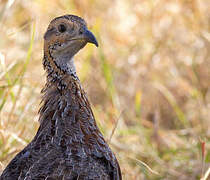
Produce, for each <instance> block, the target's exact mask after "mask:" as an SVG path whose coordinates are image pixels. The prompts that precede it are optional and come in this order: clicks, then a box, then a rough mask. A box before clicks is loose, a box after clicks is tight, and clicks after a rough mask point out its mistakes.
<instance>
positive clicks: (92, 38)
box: [84, 29, 98, 47]
mask: <svg viewBox="0 0 210 180" xmlns="http://www.w3.org/2000/svg"><path fill="white" fill-rule="evenodd" d="M84 38H85V39H86V40H87V42H89V43H92V44H95V45H96V47H98V42H97V40H96V38H95V36H94V35H93V33H92V32H90V31H89V30H87V29H85V32H84Z"/></svg>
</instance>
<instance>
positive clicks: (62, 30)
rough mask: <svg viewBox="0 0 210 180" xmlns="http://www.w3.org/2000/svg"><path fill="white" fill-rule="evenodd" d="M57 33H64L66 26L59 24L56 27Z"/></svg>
mask: <svg viewBox="0 0 210 180" xmlns="http://www.w3.org/2000/svg"><path fill="white" fill-rule="evenodd" d="M58 31H59V32H61V33H64V32H65V31H66V26H65V25H64V24H60V25H59V26H58Z"/></svg>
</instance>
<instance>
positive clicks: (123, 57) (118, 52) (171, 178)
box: [0, 0, 210, 180]
mask: <svg viewBox="0 0 210 180" xmlns="http://www.w3.org/2000/svg"><path fill="white" fill-rule="evenodd" d="M63 14H77V15H80V16H82V17H84V18H85V19H86V21H87V22H88V25H89V27H90V29H91V30H92V31H93V32H94V33H95V34H96V36H97V38H98V40H99V44H100V47H99V48H98V49H96V48H95V47H94V46H91V45H88V46H87V47H86V48H85V49H84V50H82V51H81V52H80V53H79V55H78V56H77V57H76V66H77V71H78V74H79V77H80V79H81V81H82V83H83V85H84V88H85V89H86V90H87V93H88V95H89V98H90V101H91V103H92V106H93V110H94V113H95V116H96V119H97V123H98V125H99V127H100V129H101V130H102V132H103V134H104V136H105V137H106V139H107V141H109V143H110V146H111V147H112V149H113V150H114V152H115V154H116V156H117V157H118V159H119V162H120V165H121V168H122V172H123V177H124V179H128V180H139V179H151V180H159V179H167V180H177V179H179V180H189V179H190V180H195V179H200V178H201V177H202V176H204V175H205V173H206V177H204V178H203V179H205V178H206V179H207V175H208V174H207V173H208V172H207V171H208V169H209V167H210V151H209V150H210V32H209V29H210V3H209V1H208V0H183V1H175V0H157V1H153V0H130V1H129V0H104V1H96V0H85V1H82V0H58V1H52V0H1V1H0V27H1V28H0V162H1V168H2V169H3V168H4V167H5V166H6V165H7V163H8V162H9V161H10V160H11V159H12V158H13V157H14V155H15V154H16V153H17V152H18V151H20V150H21V149H22V148H23V147H24V146H25V145H26V144H27V143H28V142H30V140H31V139H32V138H33V137H34V135H35V133H36V130H37V128H38V126H39V125H38V114H37V111H38V109H39V103H40V97H41V96H40V90H41V88H42V87H43V85H44V83H45V74H44V71H43V69H42V64H41V63H42V56H43V51H42V47H43V33H44V31H45V30H46V27H47V25H48V24H49V21H50V20H51V19H52V18H54V17H55V16H58V15H63ZM202 147H203V150H202ZM204 151H205V152H204ZM202 153H203V156H202Z"/></svg>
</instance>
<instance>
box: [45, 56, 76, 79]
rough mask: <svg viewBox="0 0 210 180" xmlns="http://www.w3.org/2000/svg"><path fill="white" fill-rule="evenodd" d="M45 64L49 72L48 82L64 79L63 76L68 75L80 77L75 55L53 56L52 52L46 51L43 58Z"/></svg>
mask: <svg viewBox="0 0 210 180" xmlns="http://www.w3.org/2000/svg"><path fill="white" fill-rule="evenodd" d="M43 66H44V69H45V70H46V72H47V82H55V81H59V80H62V77H63V76H66V75H67V76H72V77H74V78H76V79H78V77H77V74H76V68H75V65H74V57H65V56H62V57H56V58H55V57H54V58H53V57H52V56H51V55H50V53H49V54H47V53H46V54H45V55H44V58H43Z"/></svg>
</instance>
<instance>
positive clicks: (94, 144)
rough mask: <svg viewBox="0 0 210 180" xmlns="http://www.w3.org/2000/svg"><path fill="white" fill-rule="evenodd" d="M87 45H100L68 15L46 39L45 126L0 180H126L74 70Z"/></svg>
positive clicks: (81, 22)
mask: <svg viewBox="0 0 210 180" xmlns="http://www.w3.org/2000/svg"><path fill="white" fill-rule="evenodd" d="M87 43H92V44H95V45H96V46H98V43H97V41H96V38H95V37H94V35H93V34H92V33H91V32H90V31H89V30H88V29H87V25H86V22H85V21H84V20H83V19H82V18H80V17H78V16H75V15H64V16H61V17H57V18H55V19H53V20H52V21H51V22H50V25H49V26H48V29H47V32H46V33H45V35H44V58H43V66H44V69H45V70H46V72H47V82H46V84H45V87H44V88H43V90H42V93H43V96H42V106H41V108H40V111H39V114H40V117H39V122H40V127H39V129H38V132H37V134H36V136H35V137H34V139H33V140H32V141H31V142H30V143H29V144H28V145H27V146H26V147H25V148H24V149H23V150H22V151H21V152H20V153H18V154H17V155H16V156H15V157H14V159H13V160H12V161H11V162H10V163H9V164H8V166H7V167H6V168H5V170H4V171H3V173H2V175H1V177H0V180H32V179H33V180H42V179H43V180H95V179H98V180H100V179H101V180H121V179H122V177H121V171H120V167H119V164H118V162H117V159H116V157H115V155H114V154H113V152H112V151H111V149H110V148H109V146H108V145H107V143H106V142H105V140H104V138H103V135H102V134H101V132H100V131H99V129H98V127H97V125H96V122H95V118H94V115H93V112H92V110H91V107H90V103H89V101H88V99H87V96H86V93H85V92H84V90H83V88H82V86H81V84H80V81H79V78H78V76H77V74H76V69H75V66H74V55H75V54H76V53H77V52H78V51H79V50H80V49H82V48H83V47H84V46H85V45H86V44H87Z"/></svg>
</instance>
